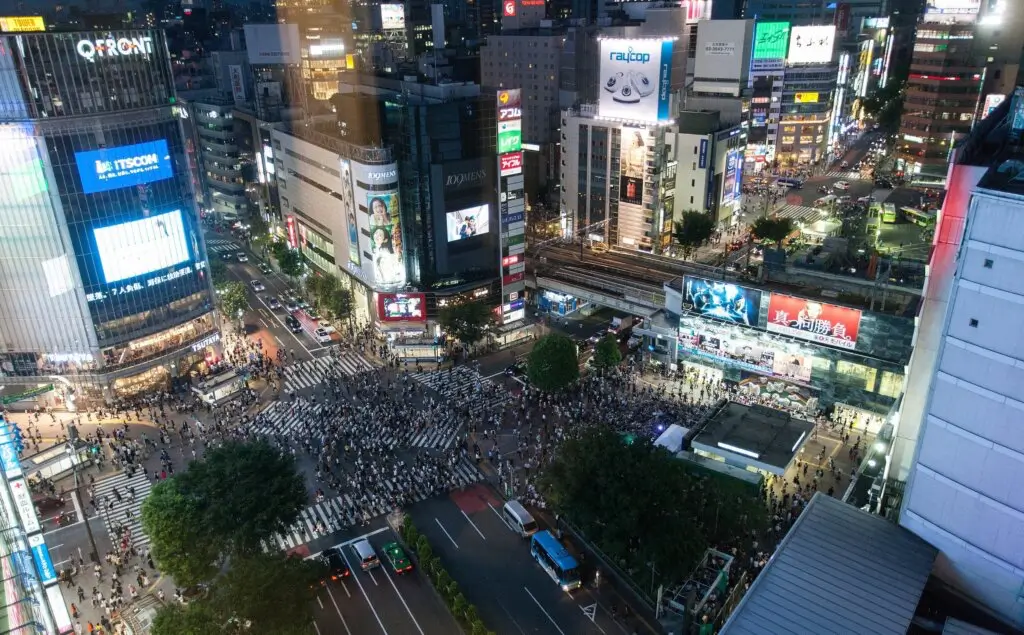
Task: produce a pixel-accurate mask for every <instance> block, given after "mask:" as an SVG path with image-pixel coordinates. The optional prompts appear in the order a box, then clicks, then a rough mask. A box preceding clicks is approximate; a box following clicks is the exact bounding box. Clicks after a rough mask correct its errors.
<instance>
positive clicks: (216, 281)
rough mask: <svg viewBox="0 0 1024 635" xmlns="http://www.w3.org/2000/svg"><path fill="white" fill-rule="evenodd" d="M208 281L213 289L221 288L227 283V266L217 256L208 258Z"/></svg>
mask: <svg viewBox="0 0 1024 635" xmlns="http://www.w3.org/2000/svg"><path fill="white" fill-rule="evenodd" d="M210 280H212V281H213V286H214V287H218V288H219V287H221V286H223V285H224V283H225V282H227V281H228V266H227V265H226V264H224V261H223V260H221V259H220V257H218V256H214V255H212V254H211V256H210Z"/></svg>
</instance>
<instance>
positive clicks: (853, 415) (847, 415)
mask: <svg viewBox="0 0 1024 635" xmlns="http://www.w3.org/2000/svg"><path fill="white" fill-rule="evenodd" d="M832 420H833V421H835V422H836V423H839V424H841V425H843V426H846V427H849V428H850V429H853V430H857V431H866V432H869V433H871V434H878V432H879V431H880V430H881V429H882V426H883V425H885V416H884V415H880V414H878V413H876V412H869V411H867V410H863V409H861V408H855V407H853V406H850V405H847V404H844V403H837V404H836V405H835V410H834V411H833V412H832Z"/></svg>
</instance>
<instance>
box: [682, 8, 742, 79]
mask: <svg viewBox="0 0 1024 635" xmlns="http://www.w3.org/2000/svg"><path fill="white" fill-rule="evenodd" d="M749 29H750V23H749V22H748V21H746V20H708V21H707V22H702V23H701V24H700V27H699V28H698V29H697V50H696V58H695V59H694V74H695V75H696V76H697V77H714V78H716V79H723V80H726V79H733V80H738V79H740V78H741V77H743V75H744V72H745V71H746V70H747V67H748V66H749V65H750V59H749V52H748V55H744V47H745V42H746V41H747V39H748V38H749Z"/></svg>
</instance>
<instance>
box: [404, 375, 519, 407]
mask: <svg viewBox="0 0 1024 635" xmlns="http://www.w3.org/2000/svg"><path fill="white" fill-rule="evenodd" d="M410 376H411V377H412V378H413V379H415V380H416V381H418V382H420V383H421V384H423V385H425V386H427V387H429V388H432V389H433V390H435V391H436V392H437V393H438V394H440V395H441V396H442V397H444V398H445V400H446V401H447V402H448V405H449V406H450V407H451V408H452V409H456V410H458V409H461V408H464V407H468V408H469V411H470V412H471V413H473V415H478V414H480V413H481V412H484V411H490V410H493V409H494V408H496V407H498V406H502V405H504V404H505V403H507V402H508V401H509V399H510V398H511V396H510V395H509V393H508V391H507V390H505V389H504V388H502V387H501V386H498V385H497V384H495V383H494V382H493V381H491V380H490V379H486V378H484V377H481V376H480V373H478V372H477V371H475V370H473V369H471V368H469V367H468V366H455V367H454V368H452V369H451V370H441V371H436V370H435V371H425V372H420V373H410Z"/></svg>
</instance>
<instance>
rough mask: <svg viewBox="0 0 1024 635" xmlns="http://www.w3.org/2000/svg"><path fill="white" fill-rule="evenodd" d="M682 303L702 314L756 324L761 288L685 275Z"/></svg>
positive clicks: (736, 322)
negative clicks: (750, 287) (749, 287)
mask: <svg viewBox="0 0 1024 635" xmlns="http://www.w3.org/2000/svg"><path fill="white" fill-rule="evenodd" d="M683 304H684V308H686V309H688V310H690V311H693V312H694V313H697V314H699V315H701V316H702V317H709V318H715V319H718V320H724V321H726V322H732V323H734V324H742V325H744V326H757V324H758V316H759V314H760V312H761V292H760V291H759V290H757V289H748V288H746V287H741V286H739V285H735V284H732V283H730V282H722V281H720V280H705V279H704V278H695V277H693V276H685V277H684V278H683Z"/></svg>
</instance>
